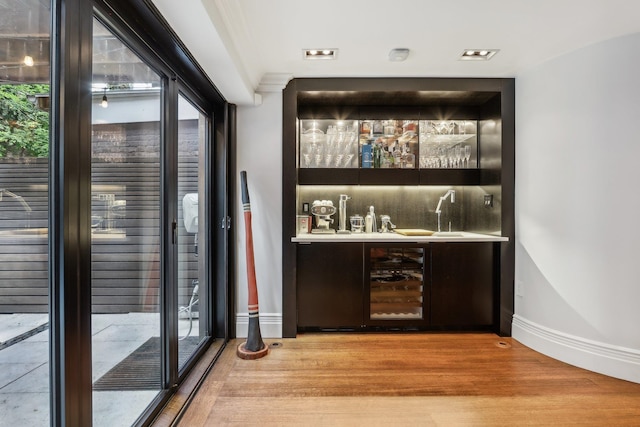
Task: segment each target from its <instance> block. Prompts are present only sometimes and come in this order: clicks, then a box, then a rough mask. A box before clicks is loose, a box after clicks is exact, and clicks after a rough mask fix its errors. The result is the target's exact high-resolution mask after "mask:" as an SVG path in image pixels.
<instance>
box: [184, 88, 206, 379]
mask: <svg viewBox="0 0 640 427" xmlns="http://www.w3.org/2000/svg"><path fill="white" fill-rule="evenodd" d="M207 129H208V121H207V118H206V116H205V115H203V114H202V113H201V112H200V111H199V110H197V109H196V108H195V107H194V106H193V105H192V104H191V103H189V101H188V100H187V99H186V98H185V97H184V96H183V95H182V94H180V95H179V96H178V186H177V187H178V201H179V202H180V204H181V209H178V227H177V231H178V283H177V289H178V304H179V308H178V336H179V338H178V369H181V368H182V367H183V366H184V364H185V362H186V361H187V360H188V358H189V356H191V355H192V354H193V352H194V351H195V349H196V347H197V345H198V343H199V342H200V341H201V339H202V338H203V337H204V336H205V335H206V330H205V325H206V323H205V322H202V323H201V322H200V320H201V319H204V318H205V316H207V314H206V306H205V304H204V303H203V302H204V301H206V300H207V299H206V291H207V289H206V286H204V283H205V280H204V278H205V277H206V262H205V261H206V259H207V254H206V251H207V246H206V245H205V242H206V240H205V239H204V230H205V215H204V207H205V205H206V203H205V197H206V193H205V191H204V183H205V179H204V178H205V167H204V151H205V142H206V139H207ZM201 278H202V279H203V280H202V282H201ZM200 283H202V286H201V285H200Z"/></svg>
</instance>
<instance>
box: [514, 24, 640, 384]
mask: <svg viewBox="0 0 640 427" xmlns="http://www.w3.org/2000/svg"><path fill="white" fill-rule="evenodd" d="M639 47H640V34H635V35H631V36H626V37H622V38H617V39H613V40H609V41H606V42H603V43H599V44H596V45H592V46H589V47H587V48H584V49H581V50H579V51H575V52H572V53H569V54H566V55H564V56H562V57H558V58H555V59H553V60H550V61H548V62H546V63H544V64H542V65H539V66H537V67H536V68H533V69H530V70H527V71H526V72H525V73H522V74H521V75H518V76H517V78H516V224H517V229H516V297H515V313H516V315H515V317H514V329H513V336H514V338H516V339H518V340H519V341H521V342H523V343H524V344H526V345H528V346H530V347H532V348H534V349H536V350H538V351H540V352H542V353H546V354H548V355H550V356H552V357H555V358H557V359H560V360H563V361H565V362H568V363H571V364H574V365H577V366H581V367H584V368H587V369H590V370H594V371H597V372H601V373H604V374H607V375H612V376H615V377H619V378H624V379H628V380H631V381H635V382H640V274H639V269H638V266H639V265H640V256H639V255H640V227H638V222H639V218H640V188H639V185H640V126H639V122H640V56H639V55H638V53H639V52H640V50H639Z"/></svg>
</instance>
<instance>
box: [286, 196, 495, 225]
mask: <svg viewBox="0 0 640 427" xmlns="http://www.w3.org/2000/svg"><path fill="white" fill-rule="evenodd" d="M449 189H454V190H455V191H456V201H455V203H454V204H451V202H450V200H449V199H447V200H446V201H444V202H443V203H442V214H441V228H442V230H443V231H445V230H448V227H449V225H448V224H449V221H451V229H452V230H453V231H460V230H463V231H471V232H479V233H489V234H496V233H497V234H499V233H500V231H501V230H500V219H501V208H502V206H501V205H502V203H501V199H502V197H501V193H500V186H499V185H495V186H486V187H480V186H357V185H354V186H333V185H332V186H324V185H304V186H302V185H301V186H298V190H297V191H298V207H297V212H296V213H297V214H299V215H300V214H302V204H303V203H305V202H308V203H309V205H311V203H312V202H313V201H314V200H331V201H333V204H334V205H335V206H336V208H337V207H338V200H339V197H340V194H347V195H348V196H349V197H351V200H349V201H347V226H348V224H349V217H350V216H351V215H355V214H360V215H362V216H364V215H365V214H366V213H367V212H368V211H369V206H371V205H373V206H374V207H375V213H376V217H377V220H378V222H380V215H389V216H391V222H393V223H394V224H395V225H396V226H397V227H398V228H426V229H428V230H437V228H438V225H437V215H436V213H435V210H436V207H437V205H438V201H439V199H440V197H441V196H443V195H444V194H445V193H446V192H447V190H449ZM487 194H490V195H493V207H485V206H484V196H485V195H487ZM333 219H334V223H333V225H332V228H335V229H337V228H338V220H339V216H338V213H337V212H336V214H335V215H334V216H333ZM378 226H379V224H378ZM348 227H349V226H348Z"/></svg>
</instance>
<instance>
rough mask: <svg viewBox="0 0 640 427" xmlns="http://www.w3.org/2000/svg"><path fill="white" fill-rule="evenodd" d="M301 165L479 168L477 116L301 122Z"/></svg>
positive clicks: (388, 167) (310, 166) (302, 166)
mask: <svg viewBox="0 0 640 427" xmlns="http://www.w3.org/2000/svg"><path fill="white" fill-rule="evenodd" d="M299 144H300V150H299V167H300V168H301V169H307V168H324V169H345V168H346V169H352V168H355V169H358V168H360V169H371V168H373V169H475V168H477V167H478V161H477V150H478V139H477V121H475V120H343V121H341V120H300V136H299Z"/></svg>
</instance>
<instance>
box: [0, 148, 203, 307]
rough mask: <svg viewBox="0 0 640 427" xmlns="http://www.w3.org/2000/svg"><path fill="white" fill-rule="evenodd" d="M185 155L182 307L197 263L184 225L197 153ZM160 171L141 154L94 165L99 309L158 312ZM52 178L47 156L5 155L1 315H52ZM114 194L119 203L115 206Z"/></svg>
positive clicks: (95, 298) (0, 166) (0, 201)
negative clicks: (50, 239)
mask: <svg viewBox="0 0 640 427" xmlns="http://www.w3.org/2000/svg"><path fill="white" fill-rule="evenodd" d="M180 159H181V163H180V164H179V169H178V173H179V184H180V185H179V188H178V192H179V194H178V196H179V201H180V207H179V209H178V236H179V239H178V244H179V251H180V253H181V256H180V257H179V269H178V271H179V272H180V277H179V289H178V292H179V295H180V301H179V303H180V304H181V305H185V304H187V302H188V300H189V297H190V296H191V291H192V286H191V284H192V281H193V280H194V279H197V277H198V265H197V264H198V263H197V257H196V255H195V253H194V235H193V234H187V232H186V230H185V228H184V223H183V220H182V209H181V207H182V204H181V201H182V198H183V197H184V195H185V194H186V193H193V192H197V185H198V158H197V156H189V157H186V156H181V157H180ZM159 171H160V165H159V164H158V162H157V161H153V160H152V159H150V158H143V157H141V158H129V159H127V160H126V162H104V161H101V160H97V159H94V161H93V162H92V208H91V209H92V225H93V226H94V230H95V231H94V233H93V238H92V249H91V251H92V254H91V263H92V278H91V287H92V305H93V312H94V313H127V312H132V311H154V312H155V311H157V310H158V303H159V300H158V289H159V285H160V252H159V244H160V235H159V232H160V176H159ZM48 180H49V173H48V160H47V159H31V160H28V161H26V162H25V161H24V159H22V161H12V160H11V159H2V160H0V189H5V190H7V191H9V192H11V193H8V192H7V191H5V192H3V193H2V197H1V198H0V313H46V312H48V232H47V227H48ZM11 194H15V195H17V196H20V197H22V199H19V198H16V197H15V196H12V195H11ZM110 195H113V196H110ZM110 198H112V200H115V201H116V202H115V204H114V205H111V206H113V207H114V208H113V209H109V206H110V203H112V202H111V201H110V200H108V199H110ZM120 201H124V202H120ZM23 202H24V203H23ZM118 203H120V204H121V205H120V206H118ZM125 204H126V205H125ZM29 210H30V211H29ZM108 230H111V231H114V230H116V231H118V232H111V233H109V232H107V231H108Z"/></svg>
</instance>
